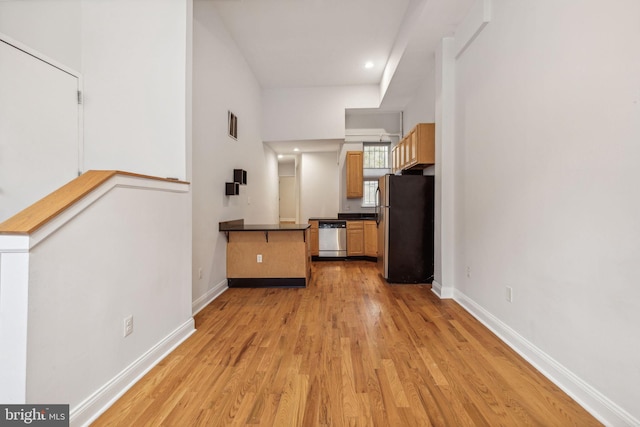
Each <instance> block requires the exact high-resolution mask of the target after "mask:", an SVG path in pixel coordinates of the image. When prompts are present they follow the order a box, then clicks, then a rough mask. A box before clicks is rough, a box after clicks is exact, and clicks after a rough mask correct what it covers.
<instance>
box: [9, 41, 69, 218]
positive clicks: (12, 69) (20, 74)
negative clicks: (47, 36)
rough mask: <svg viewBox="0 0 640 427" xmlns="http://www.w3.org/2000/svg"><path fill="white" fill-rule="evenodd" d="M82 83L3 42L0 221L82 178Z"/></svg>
mask: <svg viewBox="0 0 640 427" xmlns="http://www.w3.org/2000/svg"><path fill="white" fill-rule="evenodd" d="M78 84H79V79H78V77H77V76H73V75H71V74H69V73H67V72H65V71H63V70H61V69H59V68H56V67H55V66H53V65H51V64H49V63H47V62H45V61H43V60H41V59H38V58H37V57H35V56H34V55H32V54H30V53H26V52H25V51H23V50H20V49H18V48H16V47H14V46H13V45H11V44H9V43H8V42H6V41H4V40H2V39H0V222H2V221H4V220H6V219H7V218H9V217H11V216H13V215H14V214H16V213H17V212H19V211H21V210H22V209H24V208H26V207H27V206H29V205H31V204H32V203H34V202H36V201H38V200H39V199H41V198H43V197H44V196H46V195H47V194H49V193H50V192H52V191H54V190H56V189H57V188H59V187H61V186H62V185H64V184H66V183H67V182H69V181H71V180H72V179H74V178H75V177H76V176H77V174H78V171H79V170H80V167H79V166H80V156H79V150H80V133H79V126H80V124H79V107H78V95H77V93H78Z"/></svg>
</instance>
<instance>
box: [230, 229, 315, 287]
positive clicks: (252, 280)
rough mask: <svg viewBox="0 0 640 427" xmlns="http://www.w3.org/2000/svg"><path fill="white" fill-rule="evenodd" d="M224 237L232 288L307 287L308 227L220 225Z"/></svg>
mask: <svg viewBox="0 0 640 427" xmlns="http://www.w3.org/2000/svg"><path fill="white" fill-rule="evenodd" d="M219 230H220V232H223V233H225V236H226V237H227V283H228V286H229V287H230V288H233V287H252V288H253V287H260V288H261V287H306V286H307V284H308V283H309V279H310V276H311V258H310V253H309V224H244V220H233V221H226V222H221V223H219Z"/></svg>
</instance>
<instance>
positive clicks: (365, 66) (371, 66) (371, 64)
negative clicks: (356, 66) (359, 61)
mask: <svg viewBox="0 0 640 427" xmlns="http://www.w3.org/2000/svg"><path fill="white" fill-rule="evenodd" d="M364 68H373V62H371V61H367V63H366V64H364Z"/></svg>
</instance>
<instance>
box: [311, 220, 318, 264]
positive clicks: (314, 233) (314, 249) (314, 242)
mask: <svg viewBox="0 0 640 427" xmlns="http://www.w3.org/2000/svg"><path fill="white" fill-rule="evenodd" d="M309 225H311V227H310V228H309V246H310V247H309V251H310V252H311V255H312V256H318V255H320V240H319V236H318V221H313V220H312V221H309Z"/></svg>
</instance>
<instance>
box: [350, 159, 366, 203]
mask: <svg viewBox="0 0 640 427" xmlns="http://www.w3.org/2000/svg"><path fill="white" fill-rule="evenodd" d="M362 159H363V154H362V151H347V161H346V163H347V198H348V199H359V198H362V195H363V194H362V191H363V181H362V180H363V177H362Z"/></svg>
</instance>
